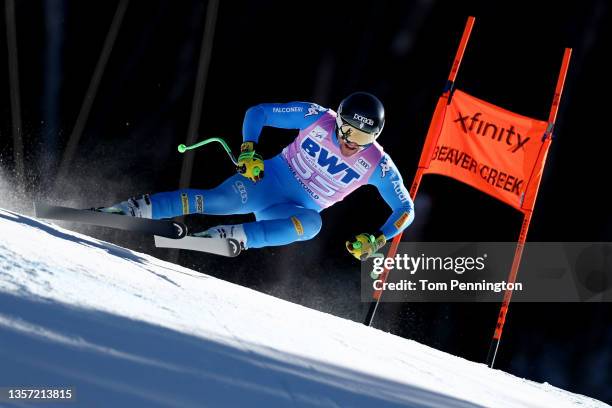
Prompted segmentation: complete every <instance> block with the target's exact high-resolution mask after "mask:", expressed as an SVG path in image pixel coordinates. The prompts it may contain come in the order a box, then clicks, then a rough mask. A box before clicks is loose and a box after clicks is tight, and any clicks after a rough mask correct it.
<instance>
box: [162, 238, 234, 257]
mask: <svg viewBox="0 0 612 408" xmlns="http://www.w3.org/2000/svg"><path fill="white" fill-rule="evenodd" d="M155 246H156V247H158V248H175V249H188V250H190V251H200V252H206V253H209V254H214V255H222V256H228V257H232V258H233V257H235V256H238V254H240V251H241V250H242V248H240V242H238V241H237V240H235V239H233V238H227V239H217V238H204V237H193V236H188V237H185V238H182V239H168V238H165V237H160V236H157V235H156V236H155Z"/></svg>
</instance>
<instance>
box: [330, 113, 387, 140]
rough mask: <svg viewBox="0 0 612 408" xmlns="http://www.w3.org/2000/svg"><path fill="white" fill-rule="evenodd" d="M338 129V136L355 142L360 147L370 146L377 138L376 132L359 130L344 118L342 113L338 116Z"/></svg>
mask: <svg viewBox="0 0 612 408" xmlns="http://www.w3.org/2000/svg"><path fill="white" fill-rule="evenodd" d="M336 129H337V132H338V136H339V137H340V138H341V139H342V140H344V141H345V142H347V143H352V144H355V145H357V146H359V147H368V146H369V145H371V144H372V143H374V140H376V136H378V135H377V134H375V133H367V132H364V131H363V130H359V129H357V128H356V127H354V126H352V125H351V124H349V123H347V122H345V121H343V120H342V118H341V117H340V115H338V116H336Z"/></svg>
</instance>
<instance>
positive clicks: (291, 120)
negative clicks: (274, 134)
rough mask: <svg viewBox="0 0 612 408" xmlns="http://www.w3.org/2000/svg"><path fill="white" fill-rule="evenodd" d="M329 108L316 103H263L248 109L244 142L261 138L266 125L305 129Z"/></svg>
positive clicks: (245, 118) (243, 127) (243, 128)
mask: <svg viewBox="0 0 612 408" xmlns="http://www.w3.org/2000/svg"><path fill="white" fill-rule="evenodd" d="M326 110H327V109H325V108H322V107H321V106H319V105H317V104H314V103H307V102H291V103H262V104H260V105H256V106H253V107H251V108H249V110H247V112H246V114H245V116H244V122H243V124H242V135H243V140H244V142H255V143H257V141H258V140H259V134H260V133H261V129H263V127H264V126H271V127H276V128H282V129H305V128H307V127H308V126H310V125H311V124H313V123H314V122H315V121H316V120H317V119H319V118H320V117H321V115H322V114H323V113H324V112H325V111H326Z"/></svg>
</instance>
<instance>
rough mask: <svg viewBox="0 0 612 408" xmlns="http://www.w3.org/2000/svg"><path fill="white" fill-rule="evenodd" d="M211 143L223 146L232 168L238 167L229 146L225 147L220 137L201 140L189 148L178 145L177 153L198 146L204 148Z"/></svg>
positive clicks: (225, 144)
mask: <svg viewBox="0 0 612 408" xmlns="http://www.w3.org/2000/svg"><path fill="white" fill-rule="evenodd" d="M212 142H217V143H220V144H221V146H223V148H224V149H225V152H226V153H227V155H228V156H229V158H230V160H231V161H232V163H234V166H237V165H238V160H236V157H235V156H234V154H233V153H232V150H231V149H230V148H229V146H228V145H227V143H226V142H225V140H223V139H221V138H220V137H211V138H210V139H206V140H202V141H201V142H198V143H196V144H193V145H191V146H185V145H184V144H180V145H178V151H179V152H180V153H185V152H186V151H187V150H193V149H197V148H198V147H200V146H204V145H207V144H209V143H212Z"/></svg>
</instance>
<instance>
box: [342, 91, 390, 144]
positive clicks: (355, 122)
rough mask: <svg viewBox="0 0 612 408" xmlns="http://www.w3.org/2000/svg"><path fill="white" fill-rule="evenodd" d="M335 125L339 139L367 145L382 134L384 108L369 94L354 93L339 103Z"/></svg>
mask: <svg viewBox="0 0 612 408" xmlns="http://www.w3.org/2000/svg"><path fill="white" fill-rule="evenodd" d="M336 123H337V125H338V128H339V130H340V132H339V136H340V137H342V138H343V139H345V140H347V141H351V142H354V143H357V144H359V145H367V144H370V143H373V142H374V140H375V139H376V138H377V137H378V135H380V132H382V129H383V126H384V125H385V108H384V107H383V104H382V102H381V101H380V100H379V99H378V98H377V97H375V96H374V95H372V94H371V93H367V92H355V93H353V94H351V95H349V96H347V97H346V98H344V100H343V101H342V102H340V106H339V107H338V117H337V119H336ZM347 125H350V127H352V128H354V130H353V129H351V128H350V127H347ZM343 129H344V130H345V131H343Z"/></svg>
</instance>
